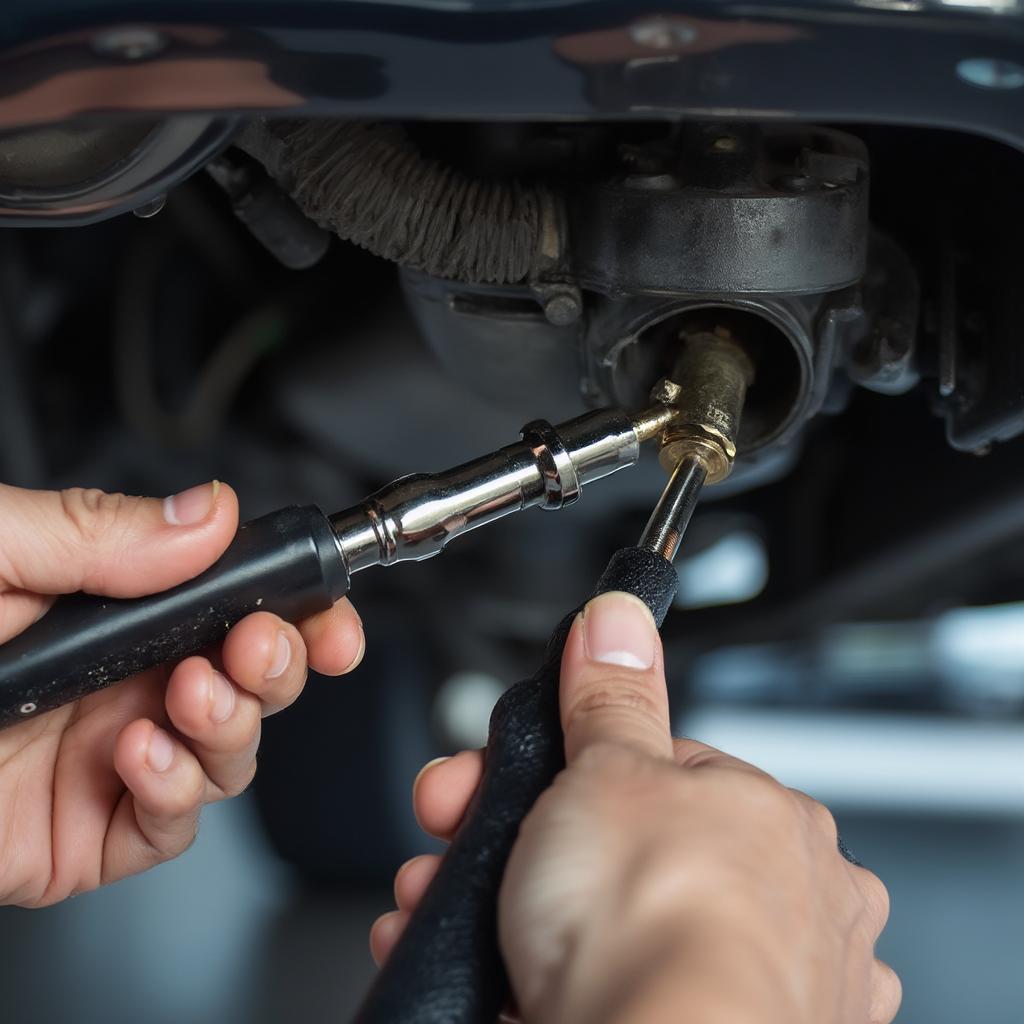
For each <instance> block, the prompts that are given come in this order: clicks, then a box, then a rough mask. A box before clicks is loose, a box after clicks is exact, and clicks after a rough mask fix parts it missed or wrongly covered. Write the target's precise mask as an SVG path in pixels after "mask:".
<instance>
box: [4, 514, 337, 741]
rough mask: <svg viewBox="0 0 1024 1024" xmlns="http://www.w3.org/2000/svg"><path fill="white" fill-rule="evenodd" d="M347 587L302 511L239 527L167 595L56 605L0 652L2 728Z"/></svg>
mask: <svg viewBox="0 0 1024 1024" xmlns="http://www.w3.org/2000/svg"><path fill="white" fill-rule="evenodd" d="M348 584H349V576H348V568H347V566H346V564H345V559H344V558H343V556H342V554H341V551H340V549H339V548H338V544H337V542H336V540H335V536H334V531H333V530H332V529H331V524H330V523H329V522H328V520H327V517H326V516H325V515H324V514H323V512H321V511H320V509H318V508H317V507H316V506H315V505H306V506H303V507H301V508H300V507H297V506H292V507H290V508H283V509H280V510H279V511H277V512H272V513H271V514H270V515H267V516H262V517H261V518H259V519H254V520H253V521H252V522H249V523H245V524H244V525H243V526H241V527H240V528H239V530H238V533H237V535H236V536H235V539H234V540H233V541H232V542H231V546H230V547H229V548H228V549H227V551H225V552H224V554H223V555H222V556H221V557H220V559H218V561H217V562H215V563H214V565H213V566H211V567H210V568H209V569H207V570H206V572H204V573H203V574H202V575H200V576H197V577H196V578H195V579H192V580H189V581H188V582H187V583H182V584H181V585H180V586H177V587H174V588H173V589H172V590H165V591H164V592H163V593H160V594H153V595H152V596H150V597H140V598H134V599H131V600H115V599H114V598H108V597H95V596H93V595H90V594H71V595H69V596H67V597H61V598H58V600H57V601H56V602H55V603H54V605H53V607H52V608H51V609H50V610H49V611H48V612H47V613H46V614H45V615H44V616H43V617H42V618H41V619H40V620H39V621H38V622H36V623H35V624H34V625H32V626H30V627H29V628H28V629H26V630H25V632H23V633H19V634H18V636H16V637H15V638H14V639H13V640H9V641H8V642H7V643H6V644H4V645H3V646H0V728H5V727H7V726H9V725H13V724H15V723H16V722H22V721H24V720H25V719H27V718H31V717H33V716H34V715H38V714H42V713H43V712H44V711H52V710H53V709H54V708H57V707H60V706H61V705H63V704H68V703H70V702H71V701H73V700H78V698H80V697H84V696H85V695H86V694H88V693H93V692H94V691H96V690H100V689H103V687H105V686H109V685H110V684H111V683H116V682H119V681H120V680H122V679H126V678H127V677H128V676H131V675H134V674H135V673H136V672H141V671H143V670H144V669H147V668H152V667H153V666H154V665H160V664H162V663H163V662H165V661H171V660H175V659H179V658H183V657H186V656H187V655H189V654H194V653H195V652H196V651H198V650H201V649H202V648H203V647H205V646H207V645H208V644H211V643H214V642H215V641H217V640H220V639H221V638H222V637H223V636H224V634H225V633H227V631H228V630H229V629H230V628H231V627H232V626H233V625H234V624H235V623H236V622H238V621H239V620H240V619H242V618H244V617H245V616H246V615H248V614H249V613H250V612H255V611H261V610H262V611H268V612H274V613H275V614H276V615H280V616H281V617H282V618H284V619H288V620H289V621H296V620H298V619H301V618H303V617H305V616H307V615H311V614H312V613H313V612H317V611H322V610H323V609H325V608H329V607H330V606H331V604H332V603H333V602H334V601H336V600H337V599H338V598H339V597H342V596H344V595H345V594H346V593H347V592H348Z"/></svg>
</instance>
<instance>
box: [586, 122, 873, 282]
mask: <svg viewBox="0 0 1024 1024" xmlns="http://www.w3.org/2000/svg"><path fill="white" fill-rule="evenodd" d="M617 165H618V166H616V167H614V168H613V169H612V170H611V173H610V174H609V175H608V176H606V177H605V178H604V179H603V180H601V181H599V182H596V183H594V184H593V185H591V186H589V187H587V188H584V189H579V190H574V191H573V192H572V193H571V198H570V199H569V201H568V211H569V224H570V234H569V238H570V254H569V260H568V261H569V265H570V276H571V278H572V280H573V281H574V282H575V283H576V284H577V285H579V286H580V287H582V288H586V289H589V290H591V291H595V292H599V293H601V294H603V295H631V294H637V293H642V294H669V295H676V294H679V293H681V292H684V293H686V294H689V295H718V296H721V295H731V294H750V293H757V294H762V295H763V294H786V295H791V294H800V295H805V294H817V293H822V292H830V291H836V290H837V289H839V288H843V287H846V286H847V285H851V284H855V283H856V282H857V281H859V280H860V278H861V277H862V276H863V273H864V267H865V263H866V257H867V224H868V160H867V152H866V151H865V149H864V147H863V145H862V144H861V143H860V142H859V141H857V140H856V139H855V138H853V137H852V136H850V135H845V134H843V133H841V132H836V131H826V130H824V129H820V128H793V127H764V128H761V127H757V126H754V125H731V126H723V125H717V124H690V125H684V126H681V128H680V130H679V131H678V132H677V133H675V134H674V136H673V137H672V138H671V139H670V140H665V141H658V142H655V143H653V144H646V145H642V146H628V145H627V146H621V147H620V148H619V152H618V160H617Z"/></svg>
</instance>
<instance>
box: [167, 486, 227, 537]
mask: <svg viewBox="0 0 1024 1024" xmlns="http://www.w3.org/2000/svg"><path fill="white" fill-rule="evenodd" d="M219 490H220V481H219V480H214V481H213V482H212V483H208V484H200V485H199V486H198V487H190V488H189V489H188V490H187V491H182V492H181V494H172V495H171V496H170V497H169V498H164V519H166V520H167V522H169V523H170V524H171V525H172V526H195V525H196V523H201V522H202V521H203V520H204V519H205V518H206V517H207V516H208V515H209V514H210V510H211V509H212V508H213V506H214V503H215V502H216V500H217V492H218V491H219Z"/></svg>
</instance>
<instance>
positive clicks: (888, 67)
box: [0, 0, 1024, 146]
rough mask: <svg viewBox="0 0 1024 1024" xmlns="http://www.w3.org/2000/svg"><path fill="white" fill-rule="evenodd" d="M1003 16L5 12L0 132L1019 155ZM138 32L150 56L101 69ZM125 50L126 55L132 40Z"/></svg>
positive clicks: (297, 0) (1020, 73) (844, 11)
mask: <svg viewBox="0 0 1024 1024" xmlns="http://www.w3.org/2000/svg"><path fill="white" fill-rule="evenodd" d="M1022 14H1024V6H1022V5H1021V3H1019V2H1018V0H946V2H943V3H939V2H935V0H842V2H838V0H818V2H813V3H788V4H785V5H784V6H783V5H777V4H768V3H752V2H747V3H719V4H709V3H701V2H680V0H661V2H659V3H657V4H656V5H653V6H652V8H651V9H650V12H649V13H646V12H645V8H644V7H643V6H641V5H639V4H637V3H635V2H621V0H620V2H601V0H599V2H592V3H591V2H579V3H569V4H567V3H539V2H537V3H515V2H507V0H474V2H465V3H436V2H430V0H418V2H403V3H390V2H385V3H353V2H349V0H287V2H284V0H212V2H211V0H181V2H176V3H175V2H170V0H135V2H124V0H121V2H112V0H106V2H104V0H100V2H96V0H33V2H28V0H8V2H7V3H6V4H5V5H4V14H3V19H2V23H0V51H2V57H0V127H2V126H9V125H16V124H26V123H38V122H40V121H55V120H61V119H65V118H67V117H69V116H72V115H75V114H80V113H89V112H96V111H111V110H113V111H126V110H127V111H143V110H144V111H147V112H151V111H154V110H157V111H173V110H182V109H186V110H194V111H195V110H220V111H224V110H228V111H271V112H277V113H287V114H300V113H301V114H309V113H318V114H326V115H334V116H361V117H428V118H437V117H441V118H462V117H465V118H501V117H509V118H512V117H515V118H522V117H530V118H547V117H550V118H560V117H582V116H594V115H595V114H601V115H606V116H617V117H633V118H636V117H660V116H665V115H669V116H677V115H684V114H685V115H697V116H714V117H719V118H722V117H756V118H761V119H764V118H767V119H774V118H802V119H814V120H826V121H833V122H836V121H862V122H889V123H900V124H927V125H933V126H943V127H949V128H960V129H965V130H968V131H973V132H977V133H982V134H986V135H990V136H994V137H996V138H1001V139H1004V140H1006V141H1009V142H1011V143H1013V144H1015V145H1019V146H1024V17H1022ZM117 26H143V27H145V28H147V29H149V30H155V31H156V32H157V33H158V34H159V41H158V45H156V46H154V45H152V40H149V41H147V42H146V45H142V46H139V45H136V47H135V49H134V50H133V48H132V47H131V46H127V47H123V48H122V49H121V51H120V52H119V51H118V48H117V47H114V48H113V52H112V49H111V47H110V46H109V45H106V44H105V43H104V42H103V41H102V39H100V41H99V42H98V41H97V37H98V36H100V35H101V33H102V31H103V30H109V29H110V28H111V27H117ZM144 41H145V40H144Z"/></svg>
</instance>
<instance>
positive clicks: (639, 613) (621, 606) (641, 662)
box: [583, 593, 658, 670]
mask: <svg viewBox="0 0 1024 1024" xmlns="http://www.w3.org/2000/svg"><path fill="white" fill-rule="evenodd" d="M657 635H658V630H657V627H656V626H655V625H654V616H653V615H651V612H650V609H649V608H648V607H647V605H645V604H644V603H643V601H641V600H640V599H639V598H638V597H634V596H633V595H632V594H622V593H611V594H602V595H601V596H600V597H597V598H594V600H593V601H591V602H590V603H589V604H588V605H587V606H586V608H584V609H583V646H584V648H585V649H586V652H587V657H588V658H590V660H591V661H598V662H601V663H602V664H604V665H620V666H622V667H623V668H632V669H638V670H645V669H649V668H650V667H651V666H652V665H653V664H654V649H655V643H656V637H657Z"/></svg>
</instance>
